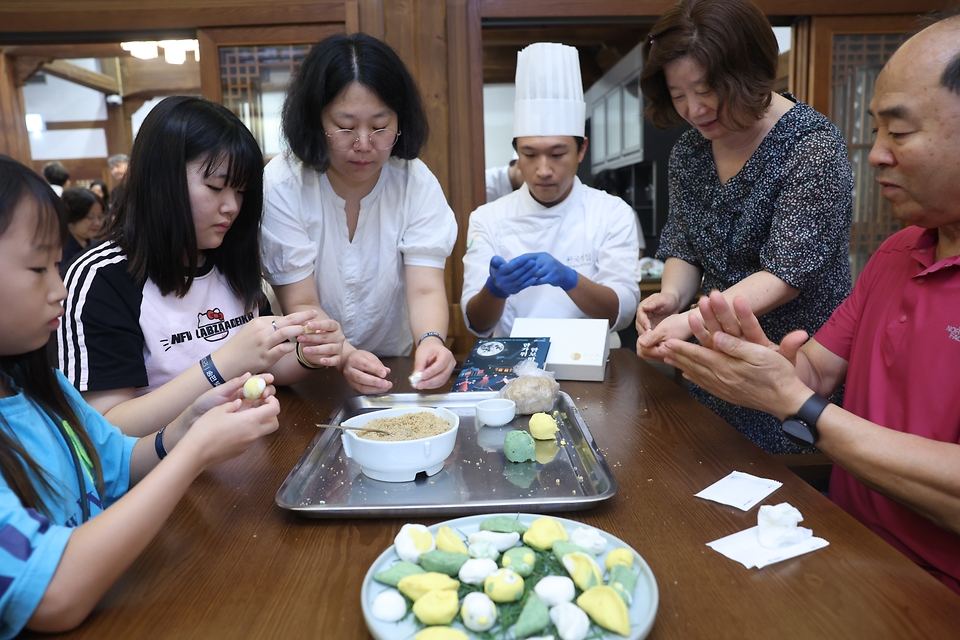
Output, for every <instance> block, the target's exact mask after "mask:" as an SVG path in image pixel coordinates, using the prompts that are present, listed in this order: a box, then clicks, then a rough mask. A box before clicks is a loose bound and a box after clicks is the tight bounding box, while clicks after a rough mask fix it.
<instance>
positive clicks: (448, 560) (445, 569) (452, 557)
mask: <svg viewBox="0 0 960 640" xmlns="http://www.w3.org/2000/svg"><path fill="white" fill-rule="evenodd" d="M469 559H470V556H468V555H466V554H464V553H450V552H449V551H440V550H438V549H434V550H433V551H428V552H426V553H423V554H421V555H420V566H421V567H423V568H424V569H426V570H427V571H436V572H437V573H445V574H447V575H448V576H451V577H455V576H456V575H457V574H458V573H460V567H462V566H463V563H465V562H466V561H467V560H469Z"/></svg>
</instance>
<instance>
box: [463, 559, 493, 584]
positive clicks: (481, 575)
mask: <svg viewBox="0 0 960 640" xmlns="http://www.w3.org/2000/svg"><path fill="white" fill-rule="evenodd" d="M499 568H500V567H498V566H497V563H496V562H495V561H493V560H491V559H490V558H470V559H469V560H467V561H466V562H464V563H463V566H462V567H460V573H459V574H458V575H457V577H458V578H460V582H466V583H467V584H473V585H478V584H483V581H484V580H486V579H487V576H488V575H490V574H491V573H493V572H494V571H496V570H497V569H499Z"/></svg>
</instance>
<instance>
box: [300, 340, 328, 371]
mask: <svg viewBox="0 0 960 640" xmlns="http://www.w3.org/2000/svg"><path fill="white" fill-rule="evenodd" d="M297 362H299V363H300V366H301V367H303V368H304V369H310V370H311V371H314V370H316V369H323V365H322V364H313V363H312V362H310V361H309V360H307V359H306V358H305V357H304V355H303V343H302V342H298V343H297Z"/></svg>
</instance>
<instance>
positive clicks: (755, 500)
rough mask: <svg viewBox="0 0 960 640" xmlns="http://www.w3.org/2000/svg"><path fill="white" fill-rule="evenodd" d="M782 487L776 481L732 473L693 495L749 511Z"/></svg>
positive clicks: (747, 474) (781, 484) (738, 472)
mask: <svg viewBox="0 0 960 640" xmlns="http://www.w3.org/2000/svg"><path fill="white" fill-rule="evenodd" d="M782 486H783V483H782V482H777V481H776V480H768V479H767V478H758V477H757V476H752V475H750V474H749V473H741V472H740V471H734V472H732V473H731V474H730V475H728V476H727V477H726V478H722V479H720V480H718V481H717V482H714V483H713V484H712V485H710V486H709V487H707V488H706V489H704V490H703V491H701V492H700V493H697V494H695V496H696V497H697V498H703V499H705V500H713V501H714V502H719V503H720V504H727V505H730V506H731V507H736V508H737V509H742V510H743V511H749V510H750V509H753V508H754V507H755V506H757V505H758V504H759V503H760V502H761V501H762V500H763V499H764V498H766V497H767V496H768V495H770V494H771V493H773V492H774V491H776V490H777V489H779V488H780V487H782Z"/></svg>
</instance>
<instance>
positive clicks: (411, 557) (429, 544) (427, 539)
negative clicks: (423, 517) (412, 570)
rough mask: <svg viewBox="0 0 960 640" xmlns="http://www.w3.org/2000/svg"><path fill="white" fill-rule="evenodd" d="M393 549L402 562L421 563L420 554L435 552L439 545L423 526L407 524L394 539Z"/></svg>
mask: <svg viewBox="0 0 960 640" xmlns="http://www.w3.org/2000/svg"><path fill="white" fill-rule="evenodd" d="M393 547H394V550H395V551H396V552H397V556H398V557H399V558H400V559H401V560H403V561H405V562H414V563H416V562H419V561H420V554H423V553H426V552H428V551H433V550H434V549H436V548H437V543H436V541H435V540H434V539H433V534H432V533H430V531H429V530H428V529H427V528H426V527H425V526H423V525H422V524H405V525H403V526H402V527H401V528H400V533H398V534H397V537H396V538H394V539H393Z"/></svg>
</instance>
